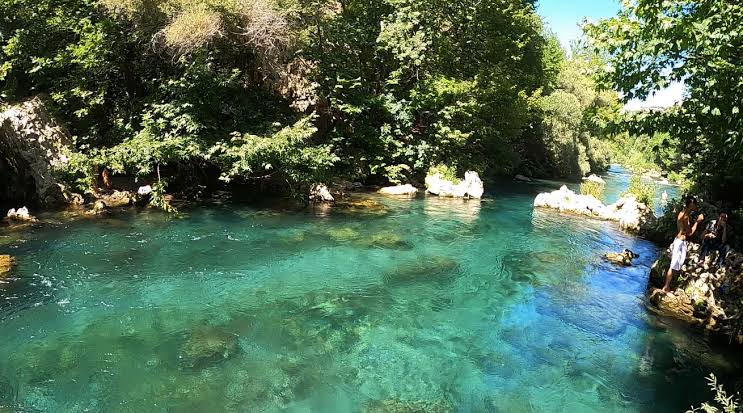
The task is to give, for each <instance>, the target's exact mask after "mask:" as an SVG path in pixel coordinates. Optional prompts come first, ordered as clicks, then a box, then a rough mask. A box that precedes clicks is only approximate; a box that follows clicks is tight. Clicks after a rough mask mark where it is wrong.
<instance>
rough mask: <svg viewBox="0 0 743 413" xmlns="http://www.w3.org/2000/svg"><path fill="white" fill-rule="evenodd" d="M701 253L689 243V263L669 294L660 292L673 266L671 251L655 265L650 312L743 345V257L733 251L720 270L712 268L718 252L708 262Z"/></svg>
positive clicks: (674, 279)
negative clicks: (651, 310)
mask: <svg viewBox="0 0 743 413" xmlns="http://www.w3.org/2000/svg"><path fill="white" fill-rule="evenodd" d="M699 250H700V246H699V244H697V243H693V242H692V243H689V248H688V253H687V257H686V262H685V264H684V265H683V266H682V269H681V272H680V273H679V275H678V276H675V277H674V278H673V281H672V283H671V289H672V294H670V295H666V294H664V293H663V292H662V291H660V290H659V288H662V287H663V284H664V282H665V272H666V271H667V270H668V267H669V265H670V256H671V255H670V249H667V250H665V251H664V252H663V253H662V254H661V256H660V258H659V259H658V260H656V261H655V262H654V263H653V267H652V270H651V272H650V279H649V291H648V294H649V298H650V302H651V303H652V306H651V309H653V310H654V311H657V312H658V313H659V314H662V315H664V316H669V317H674V318H677V319H680V320H683V321H684V322H686V323H688V324H689V325H691V326H694V327H698V328H699V329H700V330H702V331H704V332H705V333H707V334H710V335H717V336H721V337H723V338H724V340H726V341H728V342H729V343H731V344H736V345H739V346H740V345H743V307H741V305H742V304H743V255H741V254H740V253H738V252H736V251H730V252H729V253H728V255H727V259H726V261H725V265H724V266H723V267H717V266H715V265H713V264H714V258H716V254H717V253H716V252H712V253H710V256H709V257H707V261H709V263H705V262H704V260H702V259H701V258H700V255H699Z"/></svg>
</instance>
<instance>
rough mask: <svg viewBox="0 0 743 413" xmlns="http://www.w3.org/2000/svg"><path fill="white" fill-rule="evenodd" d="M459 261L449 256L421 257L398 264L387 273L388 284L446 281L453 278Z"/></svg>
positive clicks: (385, 276) (385, 278) (386, 281)
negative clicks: (407, 262)
mask: <svg viewBox="0 0 743 413" xmlns="http://www.w3.org/2000/svg"><path fill="white" fill-rule="evenodd" d="M458 267H459V263H458V262H457V261H456V260H453V259H451V258H448V257H439V256H434V257H419V258H418V259H417V260H416V261H415V262H412V263H409V264H404V265H400V266H398V267H397V268H396V269H394V270H392V271H390V272H387V273H385V274H384V275H383V276H382V278H383V279H384V282H385V283H386V284H409V283H415V282H429V281H436V282H446V281H449V280H451V278H452V276H453V274H452V273H453V272H454V271H455V270H456V269H457V268H458Z"/></svg>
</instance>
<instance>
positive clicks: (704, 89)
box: [586, 0, 743, 201]
mask: <svg viewBox="0 0 743 413" xmlns="http://www.w3.org/2000/svg"><path fill="white" fill-rule="evenodd" d="M742 27H743V5H741V4H740V3H738V2H734V1H717V0H696V1H687V0H674V1H663V2H658V1H651V0H638V1H635V2H625V3H624V6H623V8H622V10H621V12H620V13H619V14H618V15H617V16H616V17H613V18H610V19H605V20H601V21H599V22H597V23H595V24H589V25H587V26H586V30H587V33H588V34H589V35H590V38H591V41H592V45H593V46H594V47H595V48H596V50H597V51H598V52H599V53H600V54H602V55H603V56H604V57H605V58H606V60H607V66H606V70H605V72H604V73H603V76H602V78H603V81H604V82H606V84H607V85H608V86H610V87H613V88H615V89H616V90H618V91H619V92H621V93H622V95H623V97H624V99H625V100H629V99H632V98H645V97H647V96H648V95H649V94H651V93H653V92H655V91H658V90H660V89H661V88H663V87H665V86H668V85H669V84H670V83H671V82H683V83H684V85H685V94H684V97H683V101H682V102H681V103H680V104H679V105H676V106H674V107H672V108H670V109H668V110H665V111H655V112H645V113H639V114H635V115H634V116H632V117H630V119H629V123H630V126H631V127H632V128H633V129H634V130H635V131H638V132H642V131H645V132H648V134H649V135H652V134H653V132H655V131H662V132H667V133H668V134H667V135H665V136H666V137H667V138H666V139H663V140H662V141H661V142H658V145H656V150H667V148H668V147H674V148H673V149H674V150H675V151H677V152H678V153H679V156H680V158H681V159H680V162H678V164H679V165H680V166H681V167H682V172H683V173H685V175H686V176H687V177H688V178H689V179H691V180H692V181H694V182H696V183H697V184H698V188H699V189H701V190H704V191H706V192H708V193H709V194H710V195H711V196H712V197H713V198H718V199H727V200H734V201H741V200H743V195H742V194H741V192H740V191H739V190H735V189H739V188H741V187H743V136H742V135H741V133H742V132H743V123H742V120H743V118H742V117H741V113H740V112H741V105H743V29H741V28H742Z"/></svg>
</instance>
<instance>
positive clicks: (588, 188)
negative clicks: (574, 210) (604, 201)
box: [580, 181, 606, 199]
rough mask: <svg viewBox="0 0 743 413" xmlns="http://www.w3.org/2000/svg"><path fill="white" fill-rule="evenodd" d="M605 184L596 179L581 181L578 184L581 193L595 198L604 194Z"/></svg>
mask: <svg viewBox="0 0 743 413" xmlns="http://www.w3.org/2000/svg"><path fill="white" fill-rule="evenodd" d="M605 187H606V186H605V185H604V184H602V183H600V182H596V181H583V183H581V184H580V193H581V195H591V196H593V197H594V198H596V199H601V197H602V196H603V194H604V188H605Z"/></svg>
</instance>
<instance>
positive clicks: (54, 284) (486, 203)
mask: <svg viewBox="0 0 743 413" xmlns="http://www.w3.org/2000/svg"><path fill="white" fill-rule="evenodd" d="M615 175H616V174H615ZM609 179H619V178H618V177H617V176H612V175H611V174H610V176H609ZM610 184H611V185H614V186H616V185H618V184H617V183H616V182H613V183H612V182H610ZM544 189H546V188H545V186H544V185H542V184H522V185H506V186H499V188H498V189H497V190H495V191H493V192H492V193H491V194H490V197H489V198H488V199H485V200H483V201H481V202H477V201H453V200H442V199H437V198H433V197H429V198H426V199H423V198H418V199H415V200H398V199H387V198H376V197H373V200H374V201H375V202H377V203H379V204H375V203H369V204H370V205H368V206H371V207H372V208H369V209H364V208H361V207H358V206H357V207H355V208H350V209H349V208H346V209H343V208H335V209H332V210H323V209H315V210H301V211H276V210H275V209H266V208H258V207H250V206H245V205H238V204H223V205H210V206H207V207H198V208H194V209H193V210H184V211H183V216H182V217H172V216H168V215H166V214H161V213H158V212H152V211H128V212H125V213H123V214H120V215H114V216H111V217H108V218H97V219H92V220H87V219H86V220H79V221H75V222H58V223H55V222H54V221H53V220H52V221H51V222H49V223H47V224H45V225H43V226H41V227H38V228H36V229H33V230H31V231H30V232H25V233H22V234H18V233H9V232H0V253H10V254H12V255H14V256H16V257H17V259H18V262H19V265H18V268H17V271H16V272H15V273H14V278H12V279H11V280H9V283H8V284H2V285H0V411H2V412H5V411H6V410H9V411H28V412H36V411H40V412H83V411H91V412H189V411H193V412H221V411H228V412H331V413H332V412H362V411H366V412H384V411H389V412H393V411H394V412H414V411H431V412H444V411H452V412H584V411H585V412H615V411H616V412H679V411H683V410H685V409H686V408H688V407H689V405H690V404H692V403H699V402H700V401H702V400H707V399H709V394H708V392H707V390H706V388H705V382H704V380H703V377H704V376H705V375H706V374H708V373H709V372H711V371H714V372H717V373H718V374H720V375H721V376H722V377H723V378H725V377H729V376H730V375H731V374H732V372H734V371H735V369H737V368H739V367H740V366H739V364H737V363H738V362H737V361H735V360H734V359H733V358H732V357H729V356H726V355H725V354H724V353H721V352H720V351H719V349H713V348H711V347H710V345H708V344H707V343H706V342H705V341H704V340H702V339H701V338H699V337H696V336H694V335H692V334H690V333H689V332H687V331H686V330H684V329H683V328H680V327H677V326H674V325H671V324H668V323H667V322H664V321H662V320H660V319H657V318H656V317H655V316H653V315H651V314H650V313H649V312H648V311H647V310H646V308H645V306H644V299H643V296H644V290H645V287H646V284H647V274H648V270H649V266H650V264H651V262H652V260H653V258H654V257H655V254H656V253H657V252H658V249H657V247H656V246H654V245H653V244H651V243H649V242H646V241H643V240H639V239H636V238H633V237H630V236H628V235H625V234H624V233H622V232H620V231H618V230H617V229H616V228H615V227H614V226H612V225H611V224H608V223H604V222H599V221H591V220H586V219H582V218H574V217H569V216H561V215H559V214H556V213H553V212H550V211H533V210H532V206H531V204H532V201H533V199H534V196H535V195H536V193H537V192H539V191H540V190H544ZM623 248H630V249H632V250H634V251H635V252H637V253H639V254H640V255H641V257H640V258H639V259H638V260H636V265H634V266H633V267H629V268H618V267H615V266H613V265H611V264H608V263H606V262H604V261H603V260H602V258H601V256H602V255H603V254H604V253H606V252H609V251H620V250H622V249H623ZM3 406H4V407H3ZM4 409H5V410H4ZM416 409H417V410H416Z"/></svg>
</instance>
